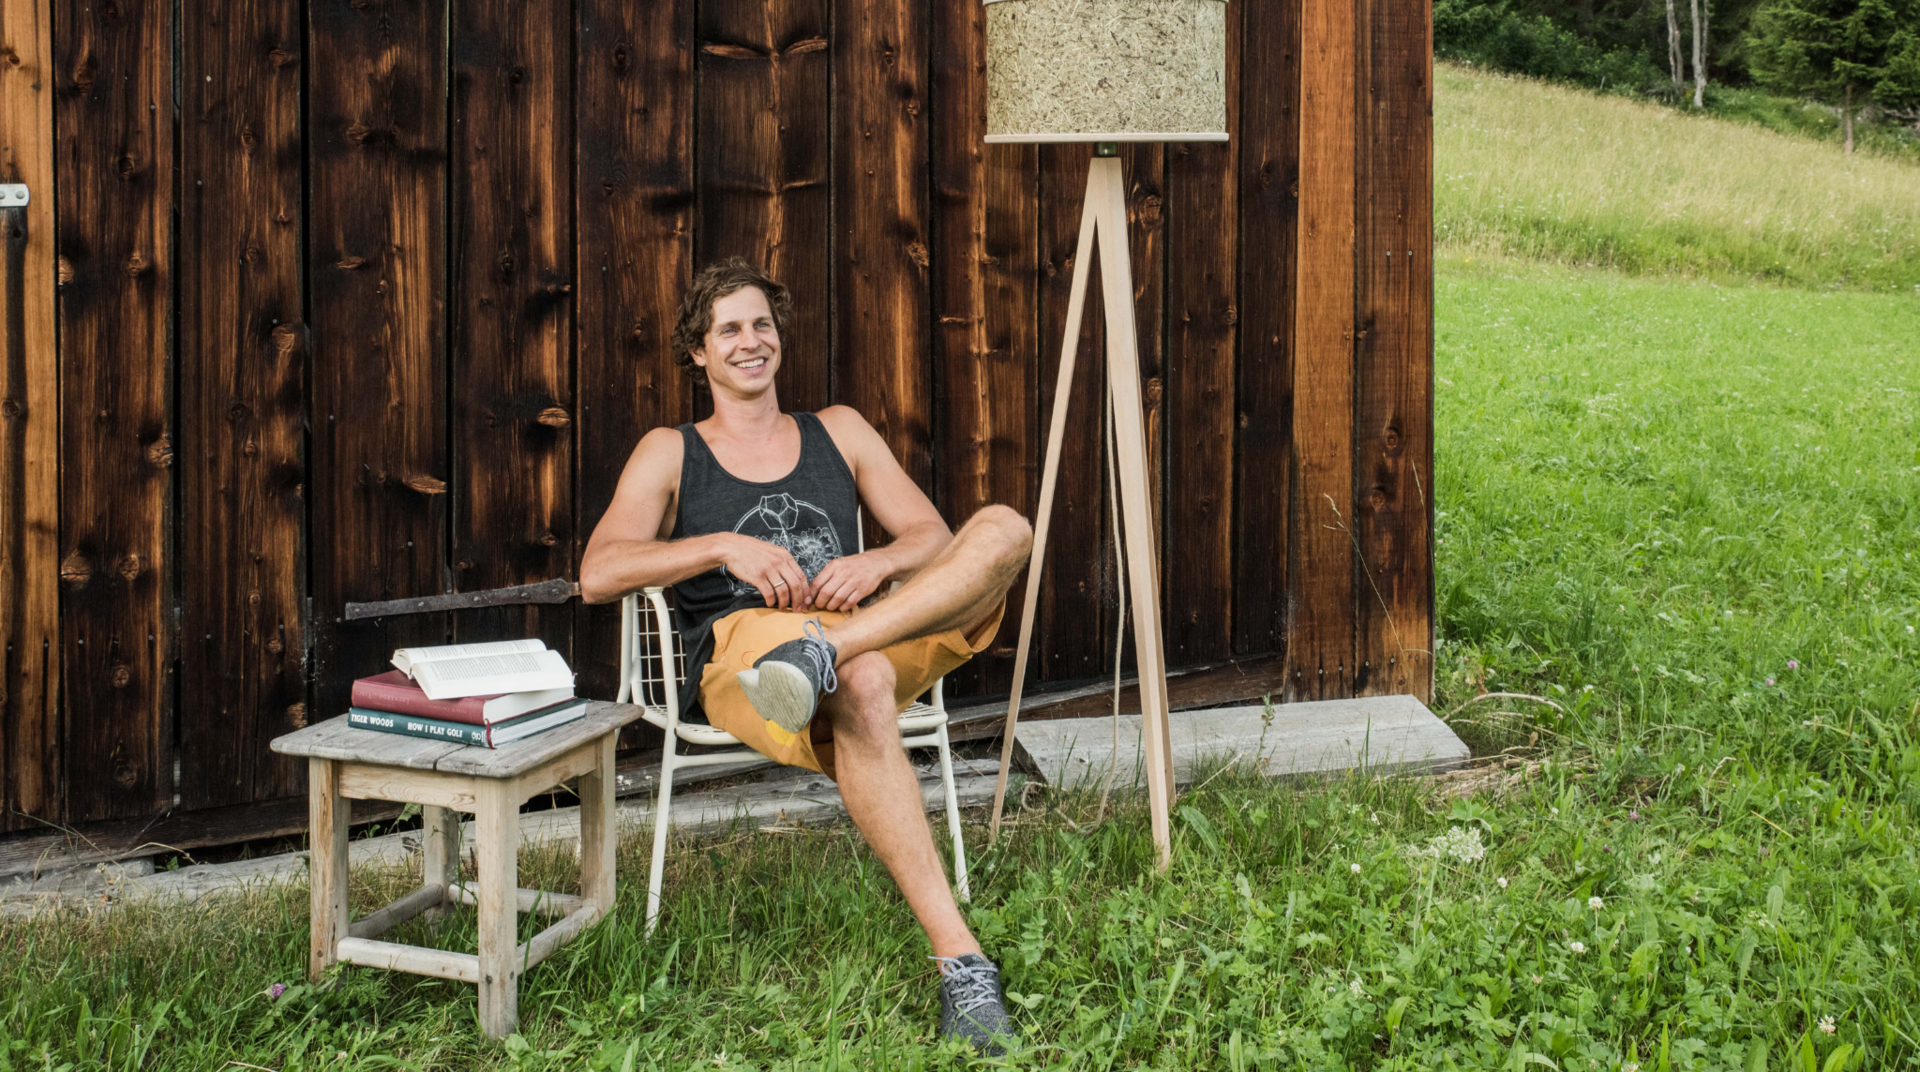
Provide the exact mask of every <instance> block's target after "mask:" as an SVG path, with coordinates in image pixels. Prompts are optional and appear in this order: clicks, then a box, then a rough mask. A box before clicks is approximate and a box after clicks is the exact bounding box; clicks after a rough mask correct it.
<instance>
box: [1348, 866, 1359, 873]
mask: <svg viewBox="0 0 1920 1072" xmlns="http://www.w3.org/2000/svg"><path fill="white" fill-rule="evenodd" d="M1349 870H1351V871H1352V872H1353V873H1354V874H1356V875H1357V874H1359V873H1360V865H1359V864H1354V865H1353V866H1352V867H1351V868H1349Z"/></svg>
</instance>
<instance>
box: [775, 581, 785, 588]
mask: <svg viewBox="0 0 1920 1072" xmlns="http://www.w3.org/2000/svg"><path fill="white" fill-rule="evenodd" d="M785 583H787V582H785V581H775V582H773V586H774V587H775V588H778V587H780V586H781V585H783V584H785Z"/></svg>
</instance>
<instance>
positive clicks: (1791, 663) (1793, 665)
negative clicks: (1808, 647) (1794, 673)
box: [1787, 659, 1800, 670]
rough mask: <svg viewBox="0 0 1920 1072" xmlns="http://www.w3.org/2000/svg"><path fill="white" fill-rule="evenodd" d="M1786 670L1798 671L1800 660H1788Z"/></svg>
mask: <svg viewBox="0 0 1920 1072" xmlns="http://www.w3.org/2000/svg"><path fill="white" fill-rule="evenodd" d="M1787 669H1789V670H1798V669H1800V660H1798V659H1788V660H1787Z"/></svg>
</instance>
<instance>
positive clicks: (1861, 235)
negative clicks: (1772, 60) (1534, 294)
mask: <svg viewBox="0 0 1920 1072" xmlns="http://www.w3.org/2000/svg"><path fill="white" fill-rule="evenodd" d="M1434 87H1435V104H1434V159H1435V164H1434V177H1433V186H1434V203H1435V206H1434V212H1435V225H1434V235H1435V239H1436V241H1438V243H1439V244H1440V245H1441V246H1443V247H1445V248H1448V249H1453V250H1459V251H1463V252H1468V253H1474V254H1479V255H1483V256H1484V255H1488V254H1502V255H1507V256H1514V257H1525V258H1531V259H1541V260H1550V261H1554V262H1558V263H1562V264H1568V265H1574V266H1580V267H1601V268H1619V269H1622V270H1624V271H1629V272H1635V273H1663V274H1676V275H1688V276H1703V277H1707V278H1715V279H1727V278H1744V279H1763V280H1771V281H1775V282H1780V283H1787V284H1792V285H1797V286H1812V285H1818V286H1828V285H1835V284H1838V285H1842V286H1847V287H1853V288H1860V289H1869V290H1880V291H1893V292H1901V293H1907V294H1920V191H1917V190H1916V179H1915V175H1916V173H1920V167H1916V164H1915V163H1914V162H1911V161H1907V160H1901V159H1894V158H1889V157H1886V156H1880V155H1873V154H1866V153H1861V154H1856V155H1855V156H1853V157H1847V156H1844V155H1842V153H1841V152H1840V150H1839V149H1838V148H1837V147H1836V146H1834V145H1832V144H1830V143H1828V142H1824V141H1817V140H1814V139H1812V138H1802V137H1795V136H1793V135H1789V134H1779V133H1775V132H1773V131H1769V130H1764V129H1761V128H1759V127H1756V126H1751V125H1747V124H1744V123H1736V122H1728V121H1725V120H1719V119H1713V118H1709V117H1702V116H1690V115H1687V114H1685V113H1683V112H1679V111H1676V110H1674V109H1672V108H1667V107H1663V106H1660V105H1656V104H1650V103H1645V102H1640V101H1634V100H1629V99H1627V98H1624V97H1612V96H1600V95H1596V94H1593V93H1589V92H1587V91H1585V90H1580V89H1573V88H1569V87H1566V86H1558V85H1553V84H1550V83H1546V82H1541V81H1538V80H1534V79H1528V78H1519V77H1514V76H1508V75H1501V74H1496V73H1492V72H1489V71H1486V70H1483V69H1480V68H1469V67H1461V66H1456V65H1451V64H1438V65H1436V66H1435V68H1434Z"/></svg>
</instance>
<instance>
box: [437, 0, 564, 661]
mask: <svg viewBox="0 0 1920 1072" xmlns="http://www.w3.org/2000/svg"><path fill="white" fill-rule="evenodd" d="M448 10H449V11H451V12H452V18H453V34H452V58H451V59H452V62H451V67H452V79H453V96H452V100H451V106H452V112H453V116H452V121H453V142H452V148H453V159H454V160H455V161H456V162H457V166H455V167H454V168H453V169H452V176H453V184H452V191H451V198H450V200H451V210H452V211H451V218H452V226H453V234H452V239H453V257H452V262H451V263H452V267H453V278H452V280H451V291H452V296H453V303H452V308H453V324H452V332H451V336H452V340H453V354H452V357H451V360H450V362H449V364H450V366H451V369H450V371H451V384H452V386H451V389H450V391H449V394H450V395H451V397H452V401H453V414H452V416H453V471H454V480H453V489H452V490H453V550H452V559H453V584H454V587H455V590H458V591H474V590H477V589H484V588H504V587H506V586H508V585H515V584H525V583H528V582H533V581H544V580H546V579H548V578H550V577H561V576H570V575H571V574H572V572H573V563H574V554H573V520H574V503H573V490H574V489H573V439H574V432H573V413H574V411H573V344H574V337H573V309H574V300H573V273H574V258H573V252H574V251H573V235H574V220H573V195H574V181H573V109H572V107H571V104H572V95H573V24H574V20H573V7H572V5H571V4H569V3H565V2H561V3H538V4H529V3H513V2H501V3H477V4H452V5H449V6H448ZM455 635H456V636H458V637H460V638H462V639H466V638H472V639H476V640H484V639H493V638H497V637H501V636H510V637H529V636H532V637H539V638H541V639H542V640H544V641H546V643H547V646H548V647H551V648H554V649H555V650H558V651H564V652H571V651H572V650H573V608H572V607H571V606H566V605H563V606H558V607H546V606H538V605H533V606H520V607H501V608H497V609H493V610H486V611H475V612H469V613H466V614H461V615H458V616H456V618H455Z"/></svg>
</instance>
